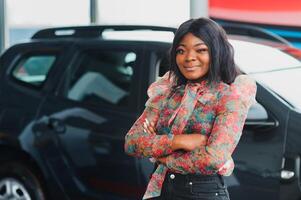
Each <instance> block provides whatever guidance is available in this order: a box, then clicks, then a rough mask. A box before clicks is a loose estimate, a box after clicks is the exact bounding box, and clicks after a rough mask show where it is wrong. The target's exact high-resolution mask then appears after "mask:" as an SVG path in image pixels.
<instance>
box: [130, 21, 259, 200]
mask: <svg viewBox="0 0 301 200" xmlns="http://www.w3.org/2000/svg"><path fill="white" fill-rule="evenodd" d="M170 64H171V66H170V71H169V72H168V73H167V74H165V75H164V76H163V77H162V78H161V79H160V80H158V81H156V82H155V83H153V84H152V85H151V86H150V87H149V89H148V95H149V100H148V101H147V103H146V108H145V110H144V112H143V113H142V115H141V116H140V117H139V119H138V120H137V121H136V122H135V124H134V125H133V127H132V128H131V129H130V130H129V132H128V133H127V135H126V141H125V151H126V153H128V154H129V155H133V156H142V157H150V158H152V159H154V160H155V161H156V162H157V163H158V167H157V168H156V170H155V171H154V173H153V174H152V177H151V180H150V182H149V184H148V187H147V190H146V193H145V195H144V197H143V199H150V198H153V199H172V200H180V199H206V200H210V199H229V195H228V191H227V188H226V186H225V184H224V181H223V176H224V175H230V174H231V173H232V171H233V169H234V163H233V160H232V157H231V155H232V152H233V151H234V149H235V147H236V145H237V143H238V141H239V138H240V136H241V133H242V129H243V125H244V122H245V119H246V116H247V112H248V109H249V108H250V106H251V104H252V103H253V102H254V101H255V93H256V84H255V82H254V81H253V80H252V79H250V78H249V77H248V76H246V75H239V72H238V70H237V68H236V66H235V64H234V59H233V49H232V46H231V45H230V44H229V42H228V40H227V38H226V34H225V32H224V30H223V29H222V28H221V27H220V26H219V25H217V24H216V23H215V22H214V21H212V20H210V19H206V18H199V19H191V20H188V21H186V22H184V23H183V24H182V25H181V26H180V27H179V28H178V30H177V32H176V34H175V37H174V40H173V44H172V48H171V51H170Z"/></svg>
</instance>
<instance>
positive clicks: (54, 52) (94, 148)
mask: <svg viewBox="0 0 301 200" xmlns="http://www.w3.org/2000/svg"><path fill="white" fill-rule="evenodd" d="M174 31H175V29H173V28H165V27H155V26H92V27H91V26H90V27H68V28H52V29H45V30H41V31H39V32H37V33H36V34H35V35H34V36H33V37H32V39H31V41H30V42H28V43H23V44H18V45H15V46H13V47H11V48H9V49H8V50H7V51H6V52H5V53H4V54H3V55H2V56H1V58H0V200H2V199H10V198H12V199H14V198H15V199H24V200H30V199H32V200H43V199H47V200H48V199H72V200H73V199H76V200H77V199H79V200H89V199H112V200H115V199H116V200H117V199H118V200H119V199H120V200H121V199H141V197H142V194H143V192H144V190H145V186H146V184H147V182H148V180H149V176H150V173H151V171H152V169H153V165H152V164H151V163H150V162H149V161H148V159H138V158H133V157H129V156H127V155H126V154H125V153H124V149H123V147H124V136H125V134H126V133H127V131H128V130H129V128H130V127H131V125H132V124H133V123H134V121H135V120H136V119H137V117H138V116H139V115H140V113H141V112H142V111H143V109H144V104H145V101H146V99H147V94H146V90H147V88H148V86H149V85H150V84H151V83H152V82H153V81H155V80H156V78H157V77H159V76H161V75H163V74H164V73H165V72H166V71H167V70H168V59H167V52H168V50H169V48H170V45H171V39H172V37H173V33H174ZM231 43H232V45H233V46H234V49H235V52H236V54H235V55H236V61H237V63H238V65H239V66H241V68H242V70H244V71H245V72H247V73H250V76H253V77H254V78H255V79H256V80H257V81H258V93H257V101H258V102H257V103H256V104H255V105H253V107H252V108H251V110H250V112H249V115H248V119H247V122H246V125H245V128H244V132H243V136H242V138H241V141H240V143H239V146H238V147H237V149H236V151H235V153H234V155H233V158H234V160H235V162H236V169H235V171H234V173H233V175H232V176H230V177H228V178H227V180H226V181H227V183H228V186H229V191H230V196H231V199H232V200H241V199H244V200H251V199H252V200H253V199H257V200H267V199H268V200H277V199H279V200H289V199H292V200H293V199H294V200H297V199H299V198H300V196H301V192H300V177H299V174H300V153H301V128H300V127H299V126H298V123H300V121H301V114H300V110H298V108H300V107H298V105H300V100H298V99H300V92H299V91H300V90H299V89H297V84H299V82H298V80H299V79H300V77H301V76H300V77H299V78H297V75H298V74H299V75H300V74H301V73H300V66H301V64H300V61H298V60H297V59H295V58H293V57H291V56H290V55H288V54H286V53H283V52H281V51H279V50H278V49H275V48H272V47H268V46H263V45H259V44H255V43H250V42H246V41H241V40H231ZM263 55H264V56H263ZM269 55H273V57H271V58H270V59H269ZM259 59H260V62H258V61H259ZM278 60H279V61H278ZM280 64H282V65H280ZM257 65H258V66H257ZM273 78H276V80H275V79H273ZM289 80H291V81H289ZM277 83H278V84H277ZM279 83H281V84H279ZM290 83H293V84H290ZM298 94H299V96H297V97H299V98H296V95H298Z"/></svg>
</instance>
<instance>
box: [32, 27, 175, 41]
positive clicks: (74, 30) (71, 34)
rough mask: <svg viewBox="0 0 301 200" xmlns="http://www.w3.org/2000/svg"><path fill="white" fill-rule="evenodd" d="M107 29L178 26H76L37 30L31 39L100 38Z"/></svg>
mask: <svg viewBox="0 0 301 200" xmlns="http://www.w3.org/2000/svg"><path fill="white" fill-rule="evenodd" d="M105 30H116V31H134V30H152V31H167V32H173V33H175V32H176V28H172V27H161V26H141V25H103V26H77V27H76V26H74V27H60V28H48V29H42V30H40V31H38V32H36V33H35V34H34V35H33V36H32V37H31V39H51V38H99V37H101V36H102V33H103V32H104V31H105Z"/></svg>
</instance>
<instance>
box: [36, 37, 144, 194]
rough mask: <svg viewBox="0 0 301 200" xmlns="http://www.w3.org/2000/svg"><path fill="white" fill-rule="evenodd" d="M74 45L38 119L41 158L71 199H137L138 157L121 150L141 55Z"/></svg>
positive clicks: (130, 49)
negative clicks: (41, 149) (42, 146)
mask: <svg viewBox="0 0 301 200" xmlns="http://www.w3.org/2000/svg"><path fill="white" fill-rule="evenodd" d="M75 48H76V49H78V51H77V52H76V53H75V54H74V57H73V59H72V62H71V63H70V64H69V65H67V66H66V68H67V70H66V71H65V73H64V74H61V75H60V76H61V82H60V83H59V85H60V86H59V88H58V90H57V91H56V92H55V94H51V95H49V96H48V97H47V98H46V100H45V102H44V104H43V106H42V108H41V111H40V115H39V120H38V122H37V123H36V130H38V132H39V133H40V135H41V136H40V139H42V140H45V147H44V148H43V150H44V151H43V153H44V157H45V158H47V162H48V165H49V167H50V168H51V169H52V171H53V175H54V176H56V178H57V180H58V182H59V183H60V184H61V186H62V187H63V188H64V190H65V191H66V192H67V193H68V196H69V197H70V198H71V199H138V198H141V195H142V191H143V188H142V187H141V186H139V178H138V169H137V167H138V166H137V159H136V158H133V157H130V156H127V155H126V154H125V153H124V137H125V134H126V133H127V131H128V130H129V128H130V127H131V125H132V124H133V123H134V121H135V120H136V118H137V108H138V96H139V90H140V81H141V79H142V77H140V76H139V73H140V71H141V69H140V67H141V62H142V60H143V59H142V55H143V53H142V52H141V50H139V49H138V48H136V47H135V46H133V45H130V44H129V45H125V46H123V47H121V46H120V45H119V44H117V43H116V45H114V43H111V44H109V45H106V44H102V45H100V44H97V42H96V43H95V42H93V43H90V44H87V43H86V44H85V45H80V44H79V45H78V46H76V47H75Z"/></svg>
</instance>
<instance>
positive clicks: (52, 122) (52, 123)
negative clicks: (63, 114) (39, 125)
mask: <svg viewBox="0 0 301 200" xmlns="http://www.w3.org/2000/svg"><path fill="white" fill-rule="evenodd" d="M48 127H49V128H50V129H52V130H54V131H55V132H57V133H64V132H65V131H66V126H65V125H64V123H63V122H62V120H59V119H56V118H49V120H48Z"/></svg>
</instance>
